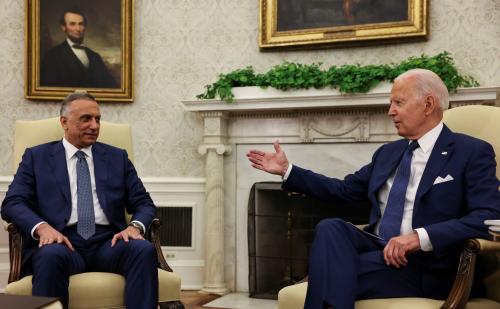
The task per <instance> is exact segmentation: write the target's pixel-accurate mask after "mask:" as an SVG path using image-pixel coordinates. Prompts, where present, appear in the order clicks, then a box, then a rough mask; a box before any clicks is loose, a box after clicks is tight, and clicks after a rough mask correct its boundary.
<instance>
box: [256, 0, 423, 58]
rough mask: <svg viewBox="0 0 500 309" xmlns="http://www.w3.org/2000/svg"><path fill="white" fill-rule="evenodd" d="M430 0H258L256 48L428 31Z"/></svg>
mask: <svg viewBox="0 0 500 309" xmlns="http://www.w3.org/2000/svg"><path fill="white" fill-rule="evenodd" d="M427 6H428V0H407V1H404V0H403V1H402V0H260V25H259V30H260V31H259V46H260V48H261V49H269V48H280V47H324V46H329V45H337V44H340V45H353V44H358V43H361V44H364V43H368V42H370V41H377V40H392V39H402V38H423V37H425V36H426V35H427Z"/></svg>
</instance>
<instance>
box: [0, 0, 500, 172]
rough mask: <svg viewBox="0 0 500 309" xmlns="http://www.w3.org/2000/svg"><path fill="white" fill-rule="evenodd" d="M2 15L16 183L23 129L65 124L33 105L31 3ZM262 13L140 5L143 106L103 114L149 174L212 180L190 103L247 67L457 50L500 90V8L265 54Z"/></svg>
mask: <svg viewBox="0 0 500 309" xmlns="http://www.w3.org/2000/svg"><path fill="white" fill-rule="evenodd" d="M0 7H1V8H2V10H0V29H1V32H0V47H1V48H0V72H1V74H2V76H1V78H0V95H1V99H0V175H10V174H11V173H12V145H13V141H12V138H13V124H14V121H15V120H16V119H39V118H45V117H53V116H56V115H57V113H58V104H57V103H55V102H33V101H28V100H25V99H24V98H23V93H24V40H23V38H24V19H25V10H24V1H22V0H0ZM258 10H259V8H258V1H257V0H244V1H234V0H211V1H193V0H184V1H179V0H136V1H135V21H136V24H135V72H136V76H135V85H136V86H135V93H136V94H135V102H134V103H132V104H116V103H115V104H102V113H103V119H105V120H109V121H114V122H128V123H130V124H131V125H132V127H133V134H134V136H133V137H134V153H135V158H136V159H135V164H136V166H137V169H138V171H139V174H140V175H142V176H151V177H160V176H175V177H199V176H204V175H203V172H204V170H203V158H202V157H201V156H200V155H199V154H197V152H196V149H197V146H198V144H199V143H200V142H201V140H200V136H201V130H202V121H201V119H199V118H197V117H196V116H194V115H191V114H189V113H186V112H184V110H183V107H182V105H181V100H186V99H192V98H193V97H194V95H196V94H198V93H200V92H202V91H203V85H205V84H208V83H211V82H213V81H214V80H215V78H216V75H217V74H218V73H220V72H229V71H231V70H234V69H236V68H242V67H245V66H247V65H253V66H254V67H255V68H256V70H257V71H265V70H267V69H269V68H270V67H271V66H273V65H276V64H279V63H281V62H282V61H283V60H289V61H298V62H302V63H311V62H323V63H324V65H325V66H329V65H333V64H336V65H342V64H346V63H360V64H369V63H388V62H391V61H399V60H401V59H404V58H407V57H408V56H411V55H419V54H421V53H426V54H430V55H434V54H436V53H438V52H441V51H443V50H447V51H449V52H451V53H452V55H453V57H454V58H455V59H456V63H457V65H458V67H459V68H460V69H461V71H462V72H465V73H468V74H471V75H472V76H474V77H475V78H476V79H477V80H478V81H479V82H480V83H481V85H483V86H488V85H500V57H499V55H500V2H499V1H497V0H477V1H469V0H439V1H436V0H430V13H429V16H430V19H429V21H430V35H429V39H428V40H427V41H426V42H419V43H410V44H391V45H383V46H378V47H377V46H375V47H362V48H342V49H337V48H332V49H324V50H311V51H290V52H283V51H282V52H264V53H262V52H259V49H258V46H257V37H258V18H259V17H258ZM89 27H91V25H89Z"/></svg>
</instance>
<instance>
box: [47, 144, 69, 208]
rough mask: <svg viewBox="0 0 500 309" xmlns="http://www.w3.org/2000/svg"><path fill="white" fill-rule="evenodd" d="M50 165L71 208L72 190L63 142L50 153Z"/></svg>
mask: <svg viewBox="0 0 500 309" xmlns="http://www.w3.org/2000/svg"><path fill="white" fill-rule="evenodd" d="M50 156H51V158H50V160H49V164H50V166H51V168H52V170H53V171H54V176H55V178H56V181H57V183H58V184H59V188H60V190H61V191H62V194H63V196H64V198H65V199H66V202H67V203H68V205H70V208H71V190H70V188H69V176H68V166H67V164H66V151H65V150H64V146H63V144H62V141H61V142H59V143H57V144H55V145H54V146H53V147H52V150H51V152H50Z"/></svg>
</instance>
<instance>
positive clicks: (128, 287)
mask: <svg viewBox="0 0 500 309" xmlns="http://www.w3.org/2000/svg"><path fill="white" fill-rule="evenodd" d="M92 264H93V267H95V268H96V270H98V271H107V272H113V273H117V274H121V275H123V276H124V277H125V280H126V283H125V304H126V306H127V308H128V309H136V308H137V309H148V308H151V309H156V308H157V304H158V262H157V258H156V251H155V248H154V246H153V245H152V244H151V243H150V242H148V241H146V240H130V241H129V242H125V241H123V240H120V241H118V242H117V243H116V245H115V246H114V247H111V242H110V241H108V242H105V243H104V244H103V245H102V246H101V247H100V249H99V250H98V252H97V255H96V259H95V260H94V261H93V263H92Z"/></svg>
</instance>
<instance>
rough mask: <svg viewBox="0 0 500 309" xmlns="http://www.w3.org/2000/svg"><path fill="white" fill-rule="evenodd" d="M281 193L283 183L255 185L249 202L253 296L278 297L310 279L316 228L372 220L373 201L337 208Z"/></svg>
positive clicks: (307, 197) (317, 201) (251, 288)
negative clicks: (332, 220) (330, 221)
mask: <svg viewBox="0 0 500 309" xmlns="http://www.w3.org/2000/svg"><path fill="white" fill-rule="evenodd" d="M333 206H334V205H332V204H331V203H326V202H322V201H319V200H317V199H314V198H312V197H309V196H305V195H302V194H295V193H289V192H286V191H284V190H282V189H281V183H277V182H260V183H255V184H254V185H253V186H252V189H251V192H250V198H249V202H248V254H249V263H250V265H249V290H250V291H249V292H250V297H255V298H268V299H277V297H278V291H279V290H280V289H281V288H283V287H285V286H287V285H291V284H294V283H297V282H298V281H300V280H302V279H303V278H304V277H305V276H306V275H307V260H308V256H309V249H310V246H311V243H312V240H313V236H314V227H315V226H316V224H317V223H318V222H319V221H320V220H321V219H324V218H328V217H337V218H342V219H344V220H346V221H349V222H352V223H353V224H365V223H367V222H368V215H369V206H368V203H364V204H358V205H335V207H333Z"/></svg>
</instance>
